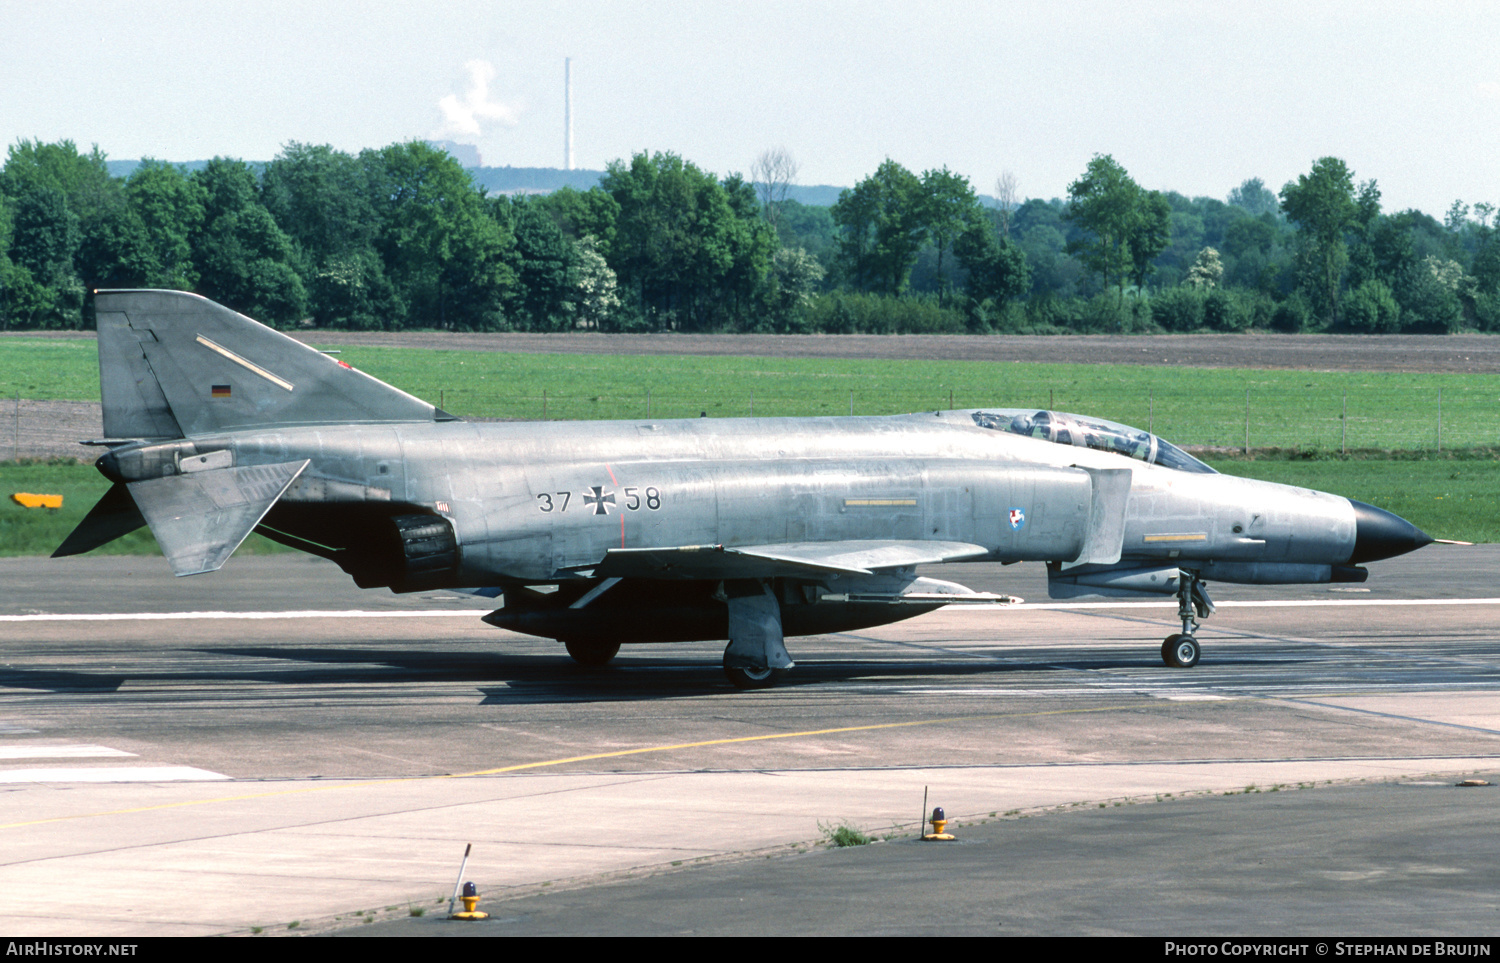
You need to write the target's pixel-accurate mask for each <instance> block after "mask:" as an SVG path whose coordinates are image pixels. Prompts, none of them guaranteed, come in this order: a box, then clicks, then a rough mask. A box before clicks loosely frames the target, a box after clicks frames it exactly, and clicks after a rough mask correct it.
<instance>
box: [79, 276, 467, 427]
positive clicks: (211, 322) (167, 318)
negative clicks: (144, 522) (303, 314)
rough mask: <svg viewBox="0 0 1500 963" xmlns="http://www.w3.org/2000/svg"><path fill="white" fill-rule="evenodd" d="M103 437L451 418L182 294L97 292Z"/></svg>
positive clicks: (220, 308)
mask: <svg viewBox="0 0 1500 963" xmlns="http://www.w3.org/2000/svg"><path fill="white" fill-rule="evenodd" d="M94 304H95V310H96V314H97V316H98V323H99V383H100V394H101V395H102V399H103V402H104V433H105V435H106V437H108V438H112V439H127V438H141V439H147V438H150V439H166V438H183V437H187V436H189V435H196V434H204V433H208V432H217V431H232V430H236V429H244V428H257V427H271V426H285V425H318V424H361V423H364V424H368V423H378V422H393V421H406V422H414V421H415V422H421V421H447V420H452V416H451V415H449V414H447V413H446V412H444V411H442V410H440V409H438V408H435V407H433V406H432V405H430V404H428V403H427V402H425V401H422V400H421V399H420V398H415V397H413V396H412V395H409V394H407V393H406V392H404V391H401V390H400V389H398V388H393V387H391V386H390V385H388V384H385V383H384V382H382V381H379V380H377V379H375V378H372V377H370V376H369V375H367V374H364V373H363V372H360V371H356V370H354V369H353V368H350V367H349V366H348V365H346V364H343V363H341V362H338V361H335V360H334V359H333V358H331V357H329V356H328V355H325V354H323V353H321V352H319V351H316V350H314V349H312V348H309V347H307V346H306V345H304V344H302V343H300V342H298V341H294V340H293V339H291V338H289V337H287V336H286V335H284V334H281V333H280V332H277V331H273V330H272V329H270V328H268V327H266V326H265V325H263V324H260V323H258V322H256V321H252V320H251V319H249V318H247V317H245V316H244V315H242V314H239V313H237V312H234V311H231V310H229V309H228V308H226V307H224V306H222V305H219V304H215V303H214V302H212V301H210V300H208V299H207V298H204V297H200V296H198V295H196V294H188V293H186V292H183V291H144V290H143V291H99V292H97V294H96V296H95V301H94Z"/></svg>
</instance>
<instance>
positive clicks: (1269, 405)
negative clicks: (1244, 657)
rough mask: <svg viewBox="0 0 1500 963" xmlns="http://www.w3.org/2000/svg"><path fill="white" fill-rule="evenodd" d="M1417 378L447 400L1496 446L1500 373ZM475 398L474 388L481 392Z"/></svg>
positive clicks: (620, 411) (542, 408)
mask: <svg viewBox="0 0 1500 963" xmlns="http://www.w3.org/2000/svg"><path fill="white" fill-rule="evenodd" d="M1469 380H1470V381H1472V382H1476V383H1469V384H1459V385H1446V386H1431V385H1429V386H1421V387H1413V386H1410V385H1402V384H1389V383H1388V384H1379V383H1377V384H1357V385H1348V386H1317V385H1295V386H1292V385H1258V386H1257V385H1250V386H1248V387H1246V386H1241V387H1237V388H1223V387H1220V388H1217V389H1214V390H1202V389H1198V388H1194V387H1192V386H1190V385H1177V386H1168V387H1166V388H1162V389H1157V388H1152V389H1147V390H1146V391H1144V392H1140V393H1139V394H1137V395H1136V396H1135V397H1126V396H1125V395H1124V393H1122V392H1120V391H1117V390H1079V389H1077V388H1075V387H1062V388H1051V389H1047V390H1045V391H1039V390H1036V389H1034V388H1033V389H1032V390H1029V391H1022V392H1015V393H1010V392H998V391H989V392H986V393H985V394H986V395H988V397H989V398H996V397H999V398H1004V399H1005V400H1003V401H1001V402H1000V403H999V404H993V403H988V402H987V401H986V400H985V399H983V398H980V397H974V396H970V397H965V396H964V395H963V394H961V393H959V392H957V391H952V392H950V391H944V390H935V391H921V390H899V389H896V390H880V391H861V390H858V389H854V390H848V391H836V392H822V393H821V394H814V393H806V392H794V393H791V394H784V393H777V392H753V393H749V392H746V393H738V394H736V393H727V392H723V391H719V390H715V389H713V388H709V389H702V390H686V391H684V390H676V391H672V390H669V391H654V390H650V391H646V392H642V393H640V394H639V395H637V396H627V395H621V394H618V393H617V394H613V395H600V394H593V393H589V392H588V391H577V390H569V389H568V388H566V387H563V388H559V389H550V388H549V389H543V390H542V391H541V392H531V393H524V394H520V393H518V394H510V393H508V392H503V393H500V394H499V395H491V396H490V397H488V398H487V399H486V401H488V402H489V403H488V404H485V405H483V408H484V409H485V410H483V411H480V410H466V409H468V408H469V406H467V405H466V404H465V399H464V397H463V395H464V394H465V393H464V392H461V391H460V392H444V394H445V398H446V401H447V403H448V405H449V410H451V411H454V413H455V414H459V415H463V416H467V417H479V418H483V417H489V418H494V419H497V420H550V419H556V420H575V419H581V420H593V419H615V418H625V419H631V418H650V419H652V420H661V419H674V418H697V417H704V416H706V417H714V418H720V417H779V416H817V415H847V414H861V415H883V414H899V413H903V412H914V411H931V410H934V409H946V408H965V409H967V408H986V407H989V408H999V407H1003V408H1035V409H1037V410H1041V409H1051V410H1054V411H1065V412H1072V413H1076V414H1087V415H1094V416H1097V417H1101V418H1107V419H1110V420H1112V421H1117V422H1121V423H1123V424H1127V425H1131V426H1134V427H1137V428H1144V429H1147V430H1149V431H1152V432H1154V433H1155V434H1157V435H1159V436H1161V437H1163V438H1165V439H1167V440H1169V441H1172V442H1173V443H1175V444H1177V445H1179V446H1183V447H1189V448H1205V449H1220V450H1225V451H1235V450H1245V449H1250V450H1255V449H1267V448H1284V449H1305V450H1316V451H1323V452H1341V451H1358V450H1371V449H1374V450H1387V451H1390V450H1400V451H1442V450H1450V451H1451V450H1455V449H1470V448H1494V447H1500V384H1484V383H1478V382H1477V381H1476V379H1469ZM476 400H477V399H476Z"/></svg>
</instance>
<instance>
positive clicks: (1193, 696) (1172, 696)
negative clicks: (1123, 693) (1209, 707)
mask: <svg viewBox="0 0 1500 963" xmlns="http://www.w3.org/2000/svg"><path fill="white" fill-rule="evenodd" d="M1151 695H1152V696H1155V697H1156V698H1158V699H1166V700H1167V701H1168V702H1231V701H1233V696H1221V695H1214V694H1213V693H1212V692H1153V693H1151Z"/></svg>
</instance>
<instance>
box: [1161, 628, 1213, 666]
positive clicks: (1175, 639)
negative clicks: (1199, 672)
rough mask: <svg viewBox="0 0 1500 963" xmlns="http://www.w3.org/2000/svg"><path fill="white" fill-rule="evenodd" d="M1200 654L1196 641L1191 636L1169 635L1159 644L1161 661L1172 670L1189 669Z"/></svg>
mask: <svg viewBox="0 0 1500 963" xmlns="http://www.w3.org/2000/svg"><path fill="white" fill-rule="evenodd" d="M1202 654H1203V650H1202V648H1201V647H1200V646H1199V645H1198V640H1197V639H1195V638H1193V637H1192V636H1191V635H1181V634H1178V635H1169V636H1167V641H1165V642H1163V643H1162V644H1161V660H1162V661H1163V662H1165V663H1166V664H1167V665H1170V666H1171V667H1172V668H1174V669H1191V668H1192V667H1193V666H1195V665H1197V664H1198V657H1199V656H1200V655H1202Z"/></svg>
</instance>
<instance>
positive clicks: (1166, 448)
mask: <svg viewBox="0 0 1500 963" xmlns="http://www.w3.org/2000/svg"><path fill="white" fill-rule="evenodd" d="M95 305H96V309H97V315H98V328H99V372H100V382H101V393H102V395H103V409H104V432H105V436H106V437H105V438H104V439H103V440H102V441H100V442H99V443H100V444H106V445H108V446H109V451H108V453H106V454H105V455H103V456H102V457H101V458H99V460H98V467H99V470H100V471H101V472H103V473H104V475H105V476H107V477H108V478H109V479H110V480H111V481H113V482H114V486H113V487H112V488H111V489H110V490H109V491H108V492H107V493H106V494H105V496H104V497H103V498H102V499H101V500H100V501H99V503H98V504H97V505H96V506H94V508H93V510H92V511H90V512H89V514H88V516H87V517H86V518H85V519H84V520H83V522H82V523H81V524H80V525H79V526H78V528H77V529H75V530H74V531H73V533H72V534H70V535H69V536H68V538H67V540H66V541H65V542H64V543H63V544H62V546H61V547H59V548H58V550H57V552H56V553H55V554H56V555H73V554H77V553H80V552H87V551H89V550H90V549H93V548H96V547H98V546H100V545H103V544H104V543H106V542H108V541H110V540H112V539H114V538H118V537H119V536H121V535H123V534H125V533H127V532H129V531H132V530H134V529H136V528H139V527H140V526H142V525H149V526H150V527H151V532H152V534H154V535H155V536H156V541H157V543H158V544H159V545H160V546H161V548H162V551H163V553H164V554H165V555H166V557H167V560H168V561H169V562H170V563H171V566H172V570H173V571H174V572H175V573H176V574H177V575H196V574H199V573H202V572H212V571H215V570H217V569H218V568H219V567H220V566H222V565H223V564H224V562H225V561H226V560H227V559H228V558H229V556H230V555H231V554H232V553H233V552H234V550H235V549H236V548H237V547H238V546H239V545H240V543H241V542H242V541H244V539H245V537H246V536H248V535H249V534H250V532H251V531H259V532H261V533H262V534H264V535H266V536H267V537H269V538H272V539H274V540H276V541H278V542H281V543H283V544H286V545H290V546H292V547H294V548H298V549H301V550H303V551H306V552H310V553H312V554H314V555H320V556H322V557H324V558H327V559H331V560H332V561H334V562H335V563H337V564H338V565H339V567H341V568H342V569H343V570H344V571H345V572H347V573H348V574H349V575H351V576H353V578H354V581H355V582H356V583H357V584H358V585H360V586H361V587H363V588H373V587H379V586H387V587H389V588H391V589H393V590H394V591H397V592H412V591H426V590H433V589H457V590H466V591H470V592H475V593H477V594H480V595H489V596H491V597H500V596H503V604H502V607H501V608H499V609H497V610H496V611H494V612H492V613H490V614H489V615H487V616H485V617H484V619H485V621H486V622H489V623H490V624H492V625H496V626H500V627H503V628H507V629H512V630H515V631H518V632H524V633H528V634H531V635H538V636H544V637H550V638H555V639H559V640H561V641H562V642H563V643H565V645H566V646H567V650H568V652H569V653H570V654H571V655H572V656H573V658H574V659H576V660H577V661H578V662H581V663H584V664H586V665H598V664H603V663H605V662H608V661H609V660H610V659H611V658H613V657H614V655H615V654H616V652H618V650H619V647H620V644H621V643H623V642H671V641H692V640H713V639H727V640H729V644H728V647H727V648H726V649H725V651H724V669H725V672H726V673H727V674H728V676H729V678H730V680H731V681H732V682H734V683H735V684H736V685H737V686H740V687H742V688H754V687H761V686H766V685H770V684H772V682H773V681H774V680H775V678H776V676H777V675H778V674H779V673H780V672H782V671H783V670H785V669H788V668H790V667H791V666H792V660H791V657H790V656H789V655H788V654H787V651H786V648H785V646H784V644H783V639H784V637H785V636H789V635H807V634H813V633H823V632H838V631H847V630H850V629H855V628H863V627H866V626H871V625H881V624H884V623H888V622H894V621H898V620H900V619H905V618H909V617H911V616H914V615H918V614H921V613H924V612H929V611H932V610H934V609H936V608H939V607H941V606H943V605H949V604H954V603H963V602H984V601H988V602H993V601H995V600H996V599H997V598H998V597H996V596H990V595H984V594H981V593H977V592H973V591H971V590H969V589H967V588H965V587H964V586H962V585H958V584H955V583H952V582H946V581H939V580H937V579H932V578H925V577H919V576H918V575H917V574H916V572H915V569H916V566H918V565H921V564H924V563H935V562H963V561H977V560H991V561H1000V562H1020V561H1036V562H1045V563H1046V564H1047V573H1048V586H1049V594H1050V595H1051V596H1052V597H1054V598H1073V597H1076V596H1083V595H1108V596H1121V595H1125V596H1134V597H1145V596H1151V595H1175V596H1176V597H1177V600H1178V615H1179V617H1180V618H1181V621H1182V631H1181V632H1180V633H1175V634H1173V635H1171V636H1170V637H1169V638H1167V639H1166V641H1165V642H1164V643H1163V645H1162V658H1163V659H1164V660H1165V661H1166V663H1167V664H1168V665H1172V666H1180V667H1184V668H1185V667H1189V666H1192V665H1194V664H1196V663H1197V661H1198V657H1199V645H1198V642H1197V641H1196V640H1195V639H1194V638H1193V630H1194V628H1195V627H1196V626H1197V620H1198V619H1199V618H1204V617H1207V615H1208V614H1209V613H1211V612H1212V611H1213V603H1212V602H1211V601H1210V600H1209V597H1208V593H1207V592H1206V591H1205V589H1204V583H1205V582H1207V581H1223V582H1238V583H1250V584H1258V585H1265V584H1281V583H1321V582H1360V581H1364V579H1365V577H1366V574H1367V573H1366V570H1365V569H1364V568H1361V567H1359V566H1360V565H1361V564H1362V563H1364V562H1370V561H1375V560H1377V559H1383V558H1389V557H1391V556H1395V555H1400V554H1402V553H1404V552H1409V551H1412V550H1413V549H1416V548H1419V547H1421V546H1422V545H1425V544H1427V543H1428V542H1430V541H1431V539H1430V538H1429V537H1428V536H1427V535H1425V534H1424V533H1423V532H1421V531H1420V530H1418V529H1417V528H1415V527H1414V526H1413V525H1411V524H1410V523H1409V522H1407V521H1406V520H1405V519H1402V518H1400V517H1398V516H1396V515H1393V514H1391V513H1390V512H1387V511H1383V510H1382V509H1379V508H1375V507H1373V506H1370V505H1365V504H1363V503H1361V502H1355V501H1350V500H1349V499H1346V498H1340V497H1338V496H1336V495H1329V494H1325V493H1323V492H1317V491H1309V490H1307V489H1302V488H1292V487H1288V486H1286V485H1276V484H1271V483H1268V482H1262V481H1252V480H1249V479H1243V478H1233V477H1229V476H1226V475H1220V474H1218V473H1216V472H1215V471H1214V470H1213V469H1211V468H1209V467H1208V466H1207V465H1205V464H1203V463H1202V462H1200V461H1198V460H1197V459H1195V458H1193V457H1192V456H1191V455H1189V454H1187V453H1186V452H1184V451H1182V450H1181V449H1179V448H1176V447H1174V446H1173V445H1171V444H1169V443H1168V442H1166V441H1164V440H1162V439H1160V438H1157V437H1155V436H1153V435H1151V434H1148V433H1147V432H1144V431H1139V430H1137V429H1135V428H1129V427H1126V426H1124V425H1119V424H1115V423H1113V422H1108V421H1104V420H1101V419H1096V418H1088V417H1083V416H1079V415H1071V414H1065V413H1061V412H1055V411H1032V410H1015V409H999V408H988V409H980V410H971V411H932V412H923V413H919V414H912V415H898V416H894V417H852V416H851V417H848V418H843V417H824V418H744V419H714V420H704V419H693V420H684V421H652V420H650V419H636V420H631V421H612V422H562V423H558V422H553V423H544V424H537V423H519V422H517V423H509V424H505V423H490V424H475V423H471V422H465V421H463V420H461V419H458V418H455V417H453V416H452V415H449V414H447V413H446V412H444V411H442V410H441V409H438V408H435V407H433V406H432V405H430V404H428V403H426V402H424V401H421V400H420V399H418V398H415V397H413V396H411V395H409V394H407V393H405V392H403V391H400V390H398V389H396V388H393V387H391V386H390V385H387V384H384V383H382V382H380V381H378V380H376V379H375V378H372V377H370V376H369V375H366V374H363V373H362V372H359V371H356V370H354V369H352V368H350V367H349V366H348V365H346V364H344V363H342V362H340V361H337V360H335V359H334V358H332V357H330V356H328V355H326V354H323V353H321V352H319V351H316V350H314V349H312V348H309V347H306V346H304V345H302V344H300V343H298V342H296V341H294V340H292V339H291V338H288V337H286V336H285V335H283V334H279V333H278V332H276V331H273V330H271V329H270V328H267V327H265V326H263V325H260V324H258V323H256V322H255V321H252V320H250V319H249V318H246V317H244V316H243V315H240V314H237V313H235V312H233V311H231V310H229V309H227V308H224V307H221V306H220V305H217V304H215V303H213V302H212V301H208V300H206V299H204V298H201V297H198V296H196V295H193V294H185V293H181V292H176V291H100V292H98V294H97V298H96V301H95Z"/></svg>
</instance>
